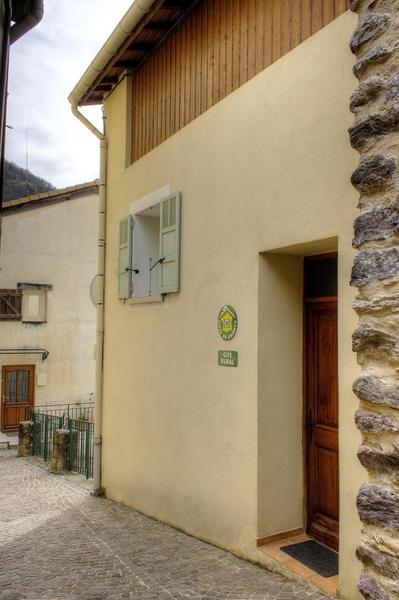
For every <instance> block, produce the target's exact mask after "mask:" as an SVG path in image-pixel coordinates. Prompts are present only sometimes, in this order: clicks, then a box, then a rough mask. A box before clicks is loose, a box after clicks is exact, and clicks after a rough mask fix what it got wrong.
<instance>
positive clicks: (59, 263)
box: [0, 193, 98, 404]
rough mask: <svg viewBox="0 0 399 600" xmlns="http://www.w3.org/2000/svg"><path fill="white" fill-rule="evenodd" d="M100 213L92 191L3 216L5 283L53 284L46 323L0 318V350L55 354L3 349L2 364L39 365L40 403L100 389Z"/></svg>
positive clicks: (0, 280) (0, 260) (0, 281)
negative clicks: (94, 296) (92, 290)
mask: <svg viewBox="0 0 399 600" xmlns="http://www.w3.org/2000/svg"><path fill="white" fill-rule="evenodd" d="M97 212H98V196H97V194H94V193H90V195H80V197H78V198H76V197H75V198H73V199H71V200H68V201H64V202H58V203H53V204H47V205H46V206H41V207H37V208H30V209H26V210H19V211H18V212H14V213H8V214H7V213H6V214H4V215H3V223H2V240H1V249H0V268H1V270H0V288H2V289H4V288H16V287H17V284H18V283H42V284H50V285H52V286H53V289H52V290H51V291H49V292H48V296H47V323H43V324H24V323H22V322H21V321H0V348H33V347H41V348H45V349H47V350H48V351H49V352H50V354H49V357H48V358H47V360H46V361H44V362H42V360H41V357H40V356H33V355H29V354H23V355H16V356H9V355H4V354H0V366H2V365H12V364H20V365H21V364H35V365H36V369H35V371H36V382H35V403H36V404H46V403H50V404H52V403H60V402H62V403H64V402H77V401H87V400H89V396H90V393H92V392H94V366H95V361H94V353H93V346H94V344H95V319H96V311H95V308H94V307H93V305H92V303H91V301H90V297H89V286H90V282H91V280H92V278H93V277H94V275H95V274H96V272H97ZM43 383H44V385H38V384H43Z"/></svg>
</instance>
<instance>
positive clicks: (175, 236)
mask: <svg viewBox="0 0 399 600" xmlns="http://www.w3.org/2000/svg"><path fill="white" fill-rule="evenodd" d="M179 271H180V193H179V192H177V193H176V194H173V195H171V196H168V197H167V198H164V199H163V200H161V201H160V202H158V203H157V204H154V205H152V206H149V207H148V208H145V209H144V210H141V211H139V212H137V213H135V214H134V215H129V217H126V218H124V219H122V221H121V222H120V224H119V268H118V297H119V298H124V299H126V298H148V297H151V296H152V297H156V296H160V295H161V294H166V293H169V292H178V291H179V285H180V281H179V280H180V275H179Z"/></svg>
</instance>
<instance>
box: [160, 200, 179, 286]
mask: <svg viewBox="0 0 399 600" xmlns="http://www.w3.org/2000/svg"><path fill="white" fill-rule="evenodd" d="M160 204H161V215H160V220H159V225H160V231H159V256H160V258H163V259H164V261H163V263H162V264H161V270H160V271H161V294H166V293H168V292H178V291H179V285H180V192H177V193H176V194H173V195H172V196H169V197H168V198H165V199H164V200H161V203H160Z"/></svg>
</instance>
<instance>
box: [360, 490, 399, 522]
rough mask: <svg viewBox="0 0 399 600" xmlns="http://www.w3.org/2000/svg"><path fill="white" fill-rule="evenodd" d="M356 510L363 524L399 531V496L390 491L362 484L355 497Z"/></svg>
mask: <svg viewBox="0 0 399 600" xmlns="http://www.w3.org/2000/svg"><path fill="white" fill-rule="evenodd" d="M357 510H358V512H359V516H360V518H361V520H362V521H364V523H368V524H370V525H377V526H379V527H382V528H384V529H389V530H391V531H399V494H397V493H396V492H393V491H392V490H391V489H389V488H386V487H383V486H381V485H377V484H371V483H364V484H363V485H362V486H361V488H360V491H359V494H358V496H357Z"/></svg>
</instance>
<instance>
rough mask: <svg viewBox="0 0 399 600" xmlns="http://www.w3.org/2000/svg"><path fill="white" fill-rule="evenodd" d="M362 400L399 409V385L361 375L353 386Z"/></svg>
mask: <svg viewBox="0 0 399 600" xmlns="http://www.w3.org/2000/svg"><path fill="white" fill-rule="evenodd" d="M353 391H354V392H355V394H356V396H357V397H358V398H359V399H360V400H364V401H365V402H371V403H372V404H379V405H382V406H389V407H390V408H396V409H399V384H398V383H387V382H383V381H381V379H378V378H377V377H373V376H372V375H361V376H360V377H358V378H357V379H356V381H355V382H354V384H353Z"/></svg>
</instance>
